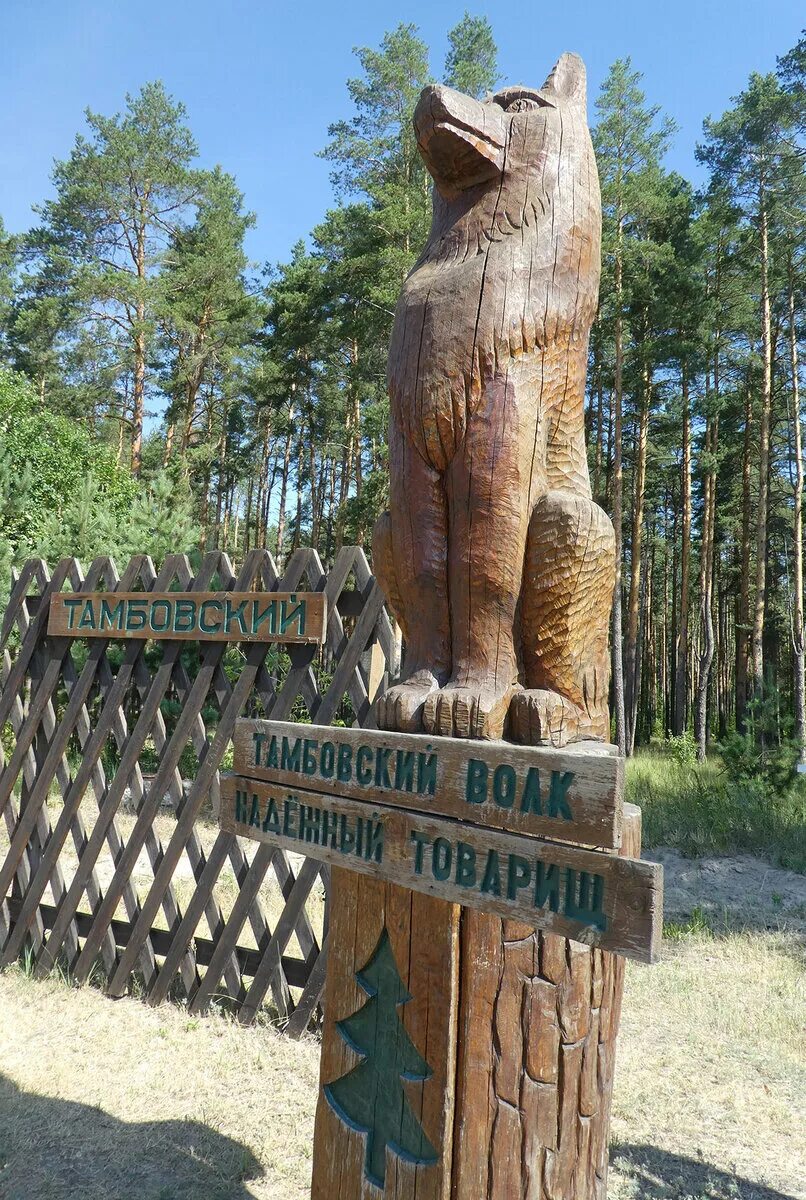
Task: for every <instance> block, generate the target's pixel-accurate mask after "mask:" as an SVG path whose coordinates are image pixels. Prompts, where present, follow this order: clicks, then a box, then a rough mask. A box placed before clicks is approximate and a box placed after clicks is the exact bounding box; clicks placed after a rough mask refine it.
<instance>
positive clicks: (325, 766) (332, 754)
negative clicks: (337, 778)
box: [319, 742, 336, 779]
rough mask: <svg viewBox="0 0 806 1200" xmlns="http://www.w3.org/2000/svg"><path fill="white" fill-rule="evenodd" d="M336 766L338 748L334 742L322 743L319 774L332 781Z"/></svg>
mask: <svg viewBox="0 0 806 1200" xmlns="http://www.w3.org/2000/svg"><path fill="white" fill-rule="evenodd" d="M335 765H336V748H335V746H334V745H333V743H332V742H322V750H321V753H320V755H319V774H320V775H321V776H322V778H323V779H332V778H333V771H334V770H335Z"/></svg>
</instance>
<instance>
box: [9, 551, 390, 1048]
mask: <svg viewBox="0 0 806 1200" xmlns="http://www.w3.org/2000/svg"><path fill="white" fill-rule="evenodd" d="M174 588H176V589H178V590H182V591H199V592H201V591H208V590H218V591H248V590H256V589H257V590H260V589H265V590H267V591H293V590H295V589H297V590H303V589H305V590H309V591H324V592H325V593H326V596H327V601H328V614H329V616H328V625H327V639H326V643H325V644H324V645H323V646H322V647H319V646H315V645H299V646H288V647H277V646H271V645H268V646H267V645H266V644H265V643H251V644H246V643H244V644H243V645H233V644H232V643H229V644H227V643H222V642H205V643H201V644H199V643H192V644H191V645H190V646H189V645H188V643H187V642H185V643H181V642H178V641H161V642H159V643H153V642H145V641H120V640H117V641H115V640H112V639H110V640H106V639H102V638H98V639H92V640H87V641H85V640H82V639H78V640H76V639H68V638H57V637H49V636H48V635H47V614H48V605H49V599H50V595H51V594H52V593H53V592H54V591H56V590H70V591H85V592H91V591H99V590H105V591H115V590H118V591H132V590H140V589H142V590H143V591H163V592H164V591H168V590H172V589H174ZM0 649H1V650H2V663H1V664H0V735H2V737H1V738H0V767H1V768H2V771H0V816H2V817H3V818H4V829H3V826H2V824H0V947H2V949H1V950H0V965H8V964H9V963H11V962H14V961H16V960H18V959H20V958H21V957H22V958H23V959H24V960H25V962H26V963H27V965H28V967H29V969H31V970H33V971H34V972H35V973H36V974H37V975H42V974H45V973H47V972H48V971H50V970H51V969H53V967H54V966H60V967H61V968H62V969H63V970H65V971H66V973H67V974H68V975H69V978H71V979H72V980H75V981H76V982H77V983H81V982H84V981H86V980H87V979H88V978H89V977H90V975H91V973H95V974H96V976H97V977H98V979H99V981H100V982H102V984H103V986H104V987H105V990H106V991H107V992H108V993H109V994H110V995H113V996H119V995H121V994H123V993H124V992H125V991H126V990H127V989H130V988H132V987H134V988H135V989H137V988H139V989H142V993H143V994H144V996H145V997H146V998H147V1000H148V1001H149V1002H150V1003H153V1004H157V1003H159V1002H160V1001H162V1000H164V999H166V998H167V997H168V996H169V995H183V996H184V997H186V998H187V1001H188V1003H189V1006H190V1008H191V1010H192V1011H201V1010H203V1009H204V1008H206V1007H207V1006H208V1005H209V1004H210V1003H211V1002H213V1001H219V1000H220V1001H222V1002H224V1003H227V1004H229V1005H230V1006H231V1007H233V1008H235V1009H236V1010H237V1012H238V1016H239V1019H240V1020H241V1021H244V1022H250V1021H252V1020H253V1019H254V1018H255V1016H256V1014H257V1013H258V1012H259V1011H260V1010H261V1009H264V1011H269V1012H271V1013H273V1015H275V1016H276V1017H277V1018H278V1019H279V1020H280V1021H281V1022H282V1023H283V1024H284V1025H285V1028H286V1029H287V1030H288V1031H289V1032H290V1033H292V1034H299V1033H301V1032H302V1031H303V1030H304V1029H306V1028H307V1027H308V1025H309V1023H310V1021H311V1019H312V1018H313V1017H314V1016H315V1014H316V1012H317V1006H318V1002H319V998H320V996H321V992H322V988H323V984H324V977H325V959H326V952H327V911H326V909H327V903H326V889H327V882H328V877H327V868H326V867H325V866H323V865H322V864H319V863H316V862H314V861H313V860H311V859H306V858H302V857H298V856H289V855H288V854H286V853H285V852H284V851H282V850H280V849H277V848H275V847H270V846H256V845H255V844H254V843H246V842H243V843H241V842H239V841H238V839H237V838H235V837H232V836H231V835H228V834H225V833H222V832H221V831H220V830H219V829H218V827H217V825H216V821H215V818H216V814H217V806H218V802H219V769H220V768H221V767H222V766H223V767H224V768H226V766H227V763H228V754H229V753H230V750H231V735H232V732H233V728H234V724H235V720H236V718H237V717H239V716H241V715H244V714H251V715H263V716H271V717H275V718H278V719H285V720H289V719H299V720H313V721H315V722H316V723H318V724H325V725H328V724H332V723H334V722H337V721H346V722H348V723H354V724H358V725H371V724H373V708H372V701H373V699H374V698H375V696H376V695H377V694H378V692H379V690H380V689H382V688H383V687H384V686H385V684H386V680H387V677H388V670H389V668H390V666H391V665H392V662H393V657H394V654H395V640H394V636H393V632H392V627H391V625H390V622H389V618H388V616H387V613H386V610H385V608H384V603H383V595H382V593H381V590H380V588H379V586H378V584H377V583H376V581H375V579H374V578H373V577H372V574H371V572H370V569H369V566H368V563H367V560H366V558H365V556H364V553H363V551H362V550H361V549H360V548H358V547H346V548H344V549H342V550H341V551H340V552H339V553H338V555H337V556H336V559H335V562H334V564H333V567H332V569H331V570H330V571H329V572H325V570H324V569H323V567H322V563H321V561H320V559H319V556H318V555H317V554H316V552H315V551H313V550H310V549H300V550H297V551H296V552H295V553H294V554H293V555H292V557H291V558H290V560H289V562H288V564H287V566H286V569H285V571H284V572H283V574H282V576H279V575H278V572H277V570H276V568H275V565H274V562H273V560H272V557H271V555H270V554H269V553H268V552H267V551H265V550H257V551H253V552H251V553H249V554H248V555H247V556H246V559H245V561H244V564H243V566H242V568H241V569H240V571H239V572H238V573H237V575H236V574H235V573H234V572H233V569H232V567H231V564H230V562H229V560H228V558H227V556H226V555H224V554H220V553H212V554H208V555H206V556H205V558H204V560H203V561H202V564H201V567H200V569H199V571H198V573H197V574H196V575H195V577H194V575H193V573H192V570H191V566H190V563H189V561H188V559H187V558H186V557H185V556H184V555H172V556H170V557H169V558H167V559H166V561H165V562H164V564H163V566H162V569H161V570H160V571H159V572H156V571H155V569H154V566H153V564H152V562H151V560H150V559H149V558H147V557H145V556H138V557H136V558H133V559H132V561H131V562H130V563H129V565H128V566H127V568H126V570H125V571H124V572H123V575H122V576H118V573H117V571H116V568H115V565H114V563H113V562H112V560H111V559H110V558H108V557H104V558H99V559H96V560H95V561H94V562H93V563H92V564H91V566H90V568H89V570H88V571H87V574H86V576H85V575H84V574H83V573H82V571H81V568H80V566H79V564H78V563H77V561H76V560H75V559H72V558H71V559H65V560H63V561H62V562H60V563H59V564H58V566H57V567H56V568H55V570H54V571H53V574H52V575H51V574H50V573H49V571H48V568H47V566H46V564H45V563H44V562H42V561H41V560H39V559H33V560H30V561H29V562H27V563H26V564H25V566H24V567H23V569H22V571H21V572H20V574H19V576H18V577H17V578H15V580H14V586H13V590H12V595H11V598H10V601H9V604H8V607H7V610H6V613H5V616H4V619H3V623H2V630H0ZM188 764H190V765H188ZM149 767H150V768H152V769H153V771H154V774H153V777H151V778H149V776H148V768H149Z"/></svg>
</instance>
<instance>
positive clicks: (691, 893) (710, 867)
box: [646, 847, 806, 931]
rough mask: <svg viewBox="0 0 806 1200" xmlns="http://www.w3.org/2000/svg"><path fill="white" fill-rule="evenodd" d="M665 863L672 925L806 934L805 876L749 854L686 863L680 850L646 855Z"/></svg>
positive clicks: (665, 900)
mask: <svg viewBox="0 0 806 1200" xmlns="http://www.w3.org/2000/svg"><path fill="white" fill-rule="evenodd" d="M646 857H647V858H651V859H652V860H653V861H654V862H660V863H663V913H664V918H665V920H666V921H667V922H669V921H680V922H684V921H686V920H689V919H690V918H692V917H697V916H699V917H702V918H704V919H705V920H707V921H708V922H709V923H710V924H712V925H715V926H717V927H720V926H721V925H723V924H726V925H729V926H732V927H739V928H745V929H747V928H751V929H769V930H785V929H789V930H795V931H806V876H804V875H798V874H796V873H795V872H794V871H785V870H783V869H782V868H781V867H773V866H770V864H769V863H767V862H764V861H763V860H762V859H760V858H754V857H753V856H752V855H750V854H737V855H730V856H725V857H720V858H697V859H691V858H684V857H683V855H682V854H680V853H679V852H678V851H677V850H668V849H664V848H663V847H661V848H660V849H652V850H647V852H646Z"/></svg>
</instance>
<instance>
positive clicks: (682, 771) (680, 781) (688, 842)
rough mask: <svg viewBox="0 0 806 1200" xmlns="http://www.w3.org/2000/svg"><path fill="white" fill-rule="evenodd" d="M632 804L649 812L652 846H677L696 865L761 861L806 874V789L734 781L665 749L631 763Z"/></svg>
mask: <svg viewBox="0 0 806 1200" xmlns="http://www.w3.org/2000/svg"><path fill="white" fill-rule="evenodd" d="M626 798H627V800H628V801H630V802H631V803H633V804H638V805H640V807H641V811H642V814H643V841H644V845H645V847H650V846H671V847H674V848H675V849H677V850H679V851H680V852H681V853H682V854H685V855H687V856H689V857H691V858H697V857H700V856H702V855H709V854H740V853H745V854H761V855H763V856H764V857H766V858H769V859H771V860H772V861H773V862H775V863H778V864H780V865H781V866H783V867H787V868H789V870H791V871H799V872H801V873H803V874H806V785H804V784H803V783H798V784H795V785H793V786H792V787H791V788H789V789H788V790H787V791H786V792H784V793H776V792H774V791H773V790H772V789H771V788H769V787H768V786H764V785H763V784H761V783H757V782H755V781H749V780H744V781H740V782H737V781H735V780H731V779H730V778H729V776H728V774H727V772H726V771H725V768H724V766H723V764H722V762H721V760H720V759H719V758H718V757H717V756H714V757H712V758H709V760H708V761H707V762H705V763H701V764H700V763H693V764H690V763H687V762H684V761H680V759H679V757H676V756H674V755H672V754H670V753H669V752H668V751H666V750H663V749H660V748H650V749H648V750H642V751H639V752H638V754H636V755H635V757H634V758H632V759H629V760H628V762H627V780H626Z"/></svg>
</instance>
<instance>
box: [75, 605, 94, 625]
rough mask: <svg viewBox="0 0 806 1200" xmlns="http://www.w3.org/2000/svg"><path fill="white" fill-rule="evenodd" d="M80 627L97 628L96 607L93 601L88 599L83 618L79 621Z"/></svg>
mask: <svg viewBox="0 0 806 1200" xmlns="http://www.w3.org/2000/svg"><path fill="white" fill-rule="evenodd" d="M78 627H79V629H94V628H95V609H94V608H93V605H92V601H91V600H87V601H85V603H84V611H83V613H82V614H81V620H80V621H79V623H78Z"/></svg>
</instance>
